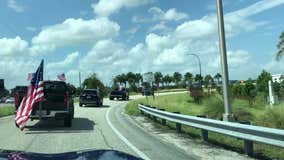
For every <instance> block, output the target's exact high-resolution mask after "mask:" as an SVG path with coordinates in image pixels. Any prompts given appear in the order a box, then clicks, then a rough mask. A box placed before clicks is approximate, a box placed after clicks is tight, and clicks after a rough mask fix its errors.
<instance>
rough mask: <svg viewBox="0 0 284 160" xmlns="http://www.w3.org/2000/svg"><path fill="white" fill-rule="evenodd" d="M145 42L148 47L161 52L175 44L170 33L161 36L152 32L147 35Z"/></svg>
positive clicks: (152, 50)
mask: <svg viewBox="0 0 284 160" xmlns="http://www.w3.org/2000/svg"><path fill="white" fill-rule="evenodd" d="M145 42H146V44H147V47H148V49H149V50H150V51H151V52H154V53H159V52H161V50H162V49H164V48H170V47H172V45H173V44H174V42H173V41H172V39H171V37H170V35H166V36H159V35H157V34H154V33H150V34H148V35H147V36H146V39H145Z"/></svg>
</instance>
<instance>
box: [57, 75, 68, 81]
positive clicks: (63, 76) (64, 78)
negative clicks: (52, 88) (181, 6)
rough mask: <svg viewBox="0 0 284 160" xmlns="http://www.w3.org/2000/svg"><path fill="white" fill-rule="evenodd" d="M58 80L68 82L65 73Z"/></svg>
mask: <svg viewBox="0 0 284 160" xmlns="http://www.w3.org/2000/svg"><path fill="white" fill-rule="evenodd" d="M57 78H58V79H59V80H60V81H65V80H66V77H65V74H64V73H62V74H59V75H57Z"/></svg>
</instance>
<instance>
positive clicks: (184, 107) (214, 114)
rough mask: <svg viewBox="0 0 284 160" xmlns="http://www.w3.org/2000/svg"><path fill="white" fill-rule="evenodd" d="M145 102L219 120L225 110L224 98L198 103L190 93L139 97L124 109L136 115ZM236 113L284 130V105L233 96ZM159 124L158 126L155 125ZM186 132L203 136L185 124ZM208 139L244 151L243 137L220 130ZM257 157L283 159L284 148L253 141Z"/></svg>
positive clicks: (157, 106) (238, 116)
mask: <svg viewBox="0 0 284 160" xmlns="http://www.w3.org/2000/svg"><path fill="white" fill-rule="evenodd" d="M139 103H143V104H147V105H151V106H154V107H156V108H160V109H165V110H166V111H169V112H176V111H178V112H180V113H182V114H186V115H192V116H197V115H208V114H210V115H211V116H209V117H211V118H215V119H220V118H221V117H222V115H220V113H223V111H224V109H223V101H222V97H221V96H219V95H217V97H211V98H208V99H205V100H204V101H203V103H202V104H196V103H194V102H193V100H192V98H191V97H190V96H189V95H188V93H181V94H173V95H164V96H157V97H156V98H155V100H153V99H152V98H148V100H147V99H146V98H143V99H138V100H134V101H131V102H130V103H128V104H127V106H126V108H125V111H126V113H128V114H130V115H134V116H137V115H139V114H140V111H139V109H138V107H137V106H138V104H139ZM232 106H233V113H234V115H235V116H236V117H237V118H238V120H241V121H251V122H252V124H254V125H261V126H267V127H273V128H281V129H284V104H279V105H277V106H275V107H274V108H273V109H268V108H266V105H265V104H263V103H261V101H258V100H256V102H255V103H254V104H253V105H252V106H250V105H249V104H248V102H247V101H245V100H241V99H234V100H233V101H232ZM156 126H157V125H156ZM168 127H170V128H175V124H174V123H171V122H170V123H168ZM183 131H184V132H185V133H188V134H190V135H191V136H193V137H196V138H200V132H201V131H200V129H196V128H193V127H189V126H183ZM209 142H211V143H213V144H217V145H219V146H223V147H224V148H229V149H231V150H234V151H237V152H241V153H244V150H243V140H240V139H237V138H234V137H230V136H225V135H222V134H218V133H213V132H209ZM254 152H255V156H256V157H257V158H260V159H264V158H268V159H283V160H284V154H282V153H284V148H280V147H274V146H271V145H265V144H259V143H254Z"/></svg>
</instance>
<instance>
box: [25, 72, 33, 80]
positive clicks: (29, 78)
mask: <svg viewBox="0 0 284 160" xmlns="http://www.w3.org/2000/svg"><path fill="white" fill-rule="evenodd" d="M33 76H34V73H29V74H28V78H27V80H28V81H31V80H32V79H33Z"/></svg>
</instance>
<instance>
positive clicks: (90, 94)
mask: <svg viewBox="0 0 284 160" xmlns="http://www.w3.org/2000/svg"><path fill="white" fill-rule="evenodd" d="M88 104H90V105H96V106H98V107H100V106H102V105H103V96H102V94H101V91H100V90H99V89H84V90H83V91H82V93H81V95H80V99H79V106H80V107H82V106H83V105H88Z"/></svg>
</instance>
